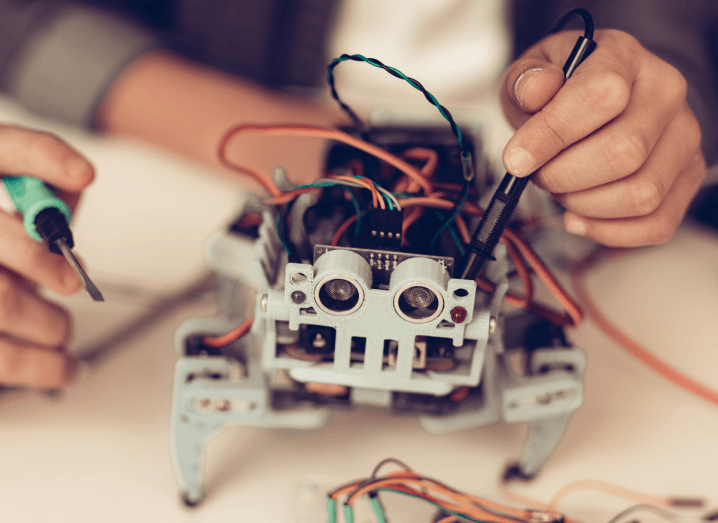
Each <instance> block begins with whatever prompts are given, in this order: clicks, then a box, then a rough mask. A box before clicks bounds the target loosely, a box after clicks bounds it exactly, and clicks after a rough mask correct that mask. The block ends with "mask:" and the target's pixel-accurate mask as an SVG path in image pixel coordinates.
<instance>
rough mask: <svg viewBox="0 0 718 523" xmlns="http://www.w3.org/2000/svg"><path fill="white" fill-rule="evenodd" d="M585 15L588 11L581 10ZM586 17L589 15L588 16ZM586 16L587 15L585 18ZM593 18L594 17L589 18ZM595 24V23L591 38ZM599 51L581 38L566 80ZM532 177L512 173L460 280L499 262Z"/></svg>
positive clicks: (468, 252)
mask: <svg viewBox="0 0 718 523" xmlns="http://www.w3.org/2000/svg"><path fill="white" fill-rule="evenodd" d="M581 11H585V10H581ZM586 14H588V13H587V12H586ZM581 16H583V15H581ZM588 16H589V17H590V15H588ZM592 33H593V23H592V22H591V36H592ZM595 48H596V42H594V41H593V40H592V39H591V38H590V37H589V38H586V37H584V36H580V37H579V38H578V41H577V42H576V45H575V46H574V47H573V50H572V51H571V54H570V55H569V57H568V60H567V61H566V63H565V64H564V66H563V73H564V77H565V78H566V80H568V78H569V77H570V76H571V74H573V72H574V71H575V70H576V67H578V66H579V64H580V63H581V62H582V61H583V60H584V59H586V58H587V57H588V55H589V54H591V52H592V51H593V50H594V49H595ZM529 178H531V175H529V176H525V177H523V178H519V177H517V176H513V175H511V174H509V173H508V172H507V173H506V175H505V176H504V178H503V180H502V181H501V184H500V185H499V187H498V189H496V192H495V193H494V195H493V197H492V198H491V202H490V203H489V206H488V207H487V208H486V212H485V213H484V216H483V217H482V218H481V222H480V223H479V226H478V227H477V228H476V231H474V235H473V236H472V238H471V242H469V243H467V244H466V254H465V255H464V257H463V258H462V259H461V264H460V267H461V273H460V277H461V278H462V279H465V280H475V279H476V278H477V277H478V276H479V273H480V272H481V269H482V268H483V267H484V264H485V263H486V262H487V261H488V260H492V261H493V260H495V258H494V255H493V253H494V248H495V247H496V245H497V244H498V243H499V239H500V238H501V235H502V234H503V232H504V230H505V229H506V226H507V225H508V223H509V220H510V219H511V215H512V214H513V213H514V210H515V209H516V206H517V205H518V203H519V198H521V194H522V193H523V192H524V189H525V188H526V185H528V182H529Z"/></svg>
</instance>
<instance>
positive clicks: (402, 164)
mask: <svg viewBox="0 0 718 523" xmlns="http://www.w3.org/2000/svg"><path fill="white" fill-rule="evenodd" d="M245 132H251V133H259V134H264V135H268V136H307V137H314V138H325V139H329V140H337V141H339V142H343V143H346V144H348V145H351V146H353V147H356V148H357V149H359V150H362V151H364V152H367V153H369V154H372V155H374V156H376V157H377V158H379V159H380V160H383V161H385V162H386V163H388V164H389V165H392V166H394V167H396V168H397V169H399V170H400V171H401V172H403V173H404V174H406V175H407V176H409V177H410V178H411V179H412V180H414V181H415V182H416V183H418V184H419V186H420V187H421V188H422V189H424V192H425V193H426V194H430V193H431V192H432V186H431V183H430V182H429V181H428V180H426V179H425V178H424V177H423V176H422V175H421V173H420V172H419V171H418V170H416V168H415V167H413V166H412V165H410V164H409V163H407V162H406V161H405V160H402V159H401V158H399V157H397V156H395V155H393V154H391V153H389V152H387V151H385V150H384V149H382V148H380V147H377V146H376V145H372V144H370V143H367V142H365V141H363V140H360V139H358V138H355V137H353V136H351V135H349V134H347V133H345V132H343V131H339V130H337V129H328V128H325V127H315V126H308V125H289V124H284V125H253V124H244V125H237V126H235V127H232V128H231V129H229V130H228V131H227V132H226V133H225V135H224V136H223V137H222V140H221V141H220V145H219V159H220V161H221V162H222V163H223V164H224V165H225V166H227V167H229V168H230V169H234V170H236V171H238V172H240V173H243V174H247V175H249V176H251V177H252V178H254V179H256V180H257V181H258V182H260V183H261V184H262V185H263V186H264V187H265V188H266V189H267V190H268V191H269V193H270V194H271V195H272V196H273V197H277V196H281V194H282V192H281V191H280V190H279V188H278V187H277V186H276V184H275V183H274V182H272V181H271V180H270V179H269V178H266V177H264V176H262V175H261V174H259V173H258V172H257V171H254V170H252V169H248V168H246V167H243V166H241V165H237V164H235V163H232V162H230V161H229V159H227V151H226V149H227V145H228V144H229V141H230V140H231V139H232V138H234V137H235V136H237V135H238V134H241V133H245Z"/></svg>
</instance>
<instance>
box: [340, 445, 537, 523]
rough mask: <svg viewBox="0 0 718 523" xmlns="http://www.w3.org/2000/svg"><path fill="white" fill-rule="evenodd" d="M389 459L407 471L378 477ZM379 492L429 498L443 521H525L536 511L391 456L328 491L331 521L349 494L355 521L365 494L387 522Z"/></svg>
mask: <svg viewBox="0 0 718 523" xmlns="http://www.w3.org/2000/svg"><path fill="white" fill-rule="evenodd" d="M389 462H394V463H397V464H399V465H400V466H402V467H404V470H402V471H398V472H391V473H389V474H387V475H386V476H383V477H377V476H376V475H377V471H378V469H379V468H380V467H381V466H383V465H384V464H385V463H389ZM379 492H394V493H397V494H403V495H405V496H409V497H413V498H417V499H421V500H423V501H426V502H428V503H430V504H432V505H434V506H435V507H437V508H439V509H440V510H441V511H442V512H444V513H446V514H447V516H446V517H445V518H443V519H442V520H441V523H449V522H453V521H458V520H457V519H456V517H462V518H465V519H468V520H469V521H482V522H487V523H516V522H519V523H522V522H524V521H528V520H529V519H530V518H531V517H532V515H533V514H534V511H532V510H521V509H515V508H511V507H508V506H505V505H501V504H499V503H494V502H492V501H488V500H485V499H482V498H479V497H477V496H472V495H470V494H466V493H463V492H460V491H458V490H455V489H453V488H451V487H449V486H447V485H445V484H444V483H442V482H440V481H437V480H435V479H432V478H427V477H424V476H421V475H420V474H418V473H416V472H414V471H413V470H411V469H410V468H409V467H407V466H406V465H404V464H403V463H402V462H401V461H398V460H395V459H393V458H389V459H387V460H384V461H382V462H381V463H380V464H379V465H377V467H376V468H375V469H374V473H373V474H372V475H371V477H369V478H367V479H362V480H357V481H353V482H351V483H348V484H346V485H343V486H341V487H339V488H337V489H335V490H334V491H332V492H330V493H329V494H328V496H327V511H328V513H329V523H336V521H337V504H338V502H339V499H340V498H342V497H344V496H346V500H345V502H344V505H343V507H344V519H345V520H346V522H347V523H353V521H354V508H353V507H354V503H355V502H356V501H357V500H358V499H359V498H361V497H362V496H364V495H368V496H369V502H370V503H371V506H372V509H373V510H374V514H375V516H376V518H377V521H378V522H379V523H386V517H385V513H384V508H383V506H382V504H381V500H380V499H379V495H378V494H379Z"/></svg>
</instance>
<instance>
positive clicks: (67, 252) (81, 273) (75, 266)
mask: <svg viewBox="0 0 718 523" xmlns="http://www.w3.org/2000/svg"><path fill="white" fill-rule="evenodd" d="M56 243H57V246H58V247H59V248H60V251H62V255H63V256H64V257H65V259H66V260H67V262H68V263H69V264H70V267H72V270H73V271H75V274H77V277H78V278H80V281H81V282H82V286H83V287H85V290H86V291H87V292H88V293H89V294H90V296H91V297H92V299H93V300H95V301H105V298H104V297H103V296H102V293H101V292H100V289H98V288H97V286H96V285H95V284H94V283H92V280H91V279H90V277H89V276H88V275H87V273H86V272H85V269H83V268H82V265H80V262H79V261H78V260H77V258H75V255H74V254H73V252H72V250H71V249H70V247H68V245H67V244H66V243H65V241H64V240H62V239H60V240H57V242H56Z"/></svg>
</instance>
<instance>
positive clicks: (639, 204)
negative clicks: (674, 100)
mask: <svg viewBox="0 0 718 523" xmlns="http://www.w3.org/2000/svg"><path fill="white" fill-rule="evenodd" d="M699 149H700V128H699V126H698V122H697V120H696V118H695V116H694V115H693V113H692V112H691V111H690V110H689V109H688V108H687V107H686V110H685V111H683V112H681V114H680V115H679V116H678V117H677V118H675V119H674V120H673V121H672V122H671V123H670V124H668V126H667V127H666V129H665V131H664V132H663V134H662V135H661V137H660V139H659V140H658V143H657V144H656V147H655V148H654V151H653V153H652V154H651V155H650V156H649V157H648V159H647V160H646V161H645V163H643V162H641V163H642V165H641V166H640V167H639V168H638V170H637V171H636V172H635V173H634V174H631V175H629V176H626V177H620V179H618V181H614V182H610V183H606V184H603V185H599V186H597V187H594V188H591V189H586V190H581V191H577V192H571V193H567V194H559V195H554V198H556V200H558V202H559V203H561V205H563V206H564V208H566V209H567V210H569V211H573V212H574V213H575V214H578V215H582V216H585V217H589V218H614V219H615V218H631V217H637V216H644V215H647V214H650V213H652V212H654V211H655V210H656V209H657V208H658V207H659V206H660V204H661V203H662V202H663V200H664V199H665V198H666V196H667V194H668V191H669V190H670V189H671V187H672V186H673V184H674V182H675V179H676V177H677V176H678V175H679V174H680V173H681V172H682V171H683V169H684V167H685V166H686V165H687V164H688V163H690V162H691V160H692V159H693V157H694V156H695V155H696V154H697V153H698V151H699ZM571 152H573V151H571ZM552 163H553V162H552ZM607 163H608V162H607V161H606V162H602V163H600V164H599V165H604V166H606V164H607ZM639 165H640V164H639ZM609 179H610V177H609Z"/></svg>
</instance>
